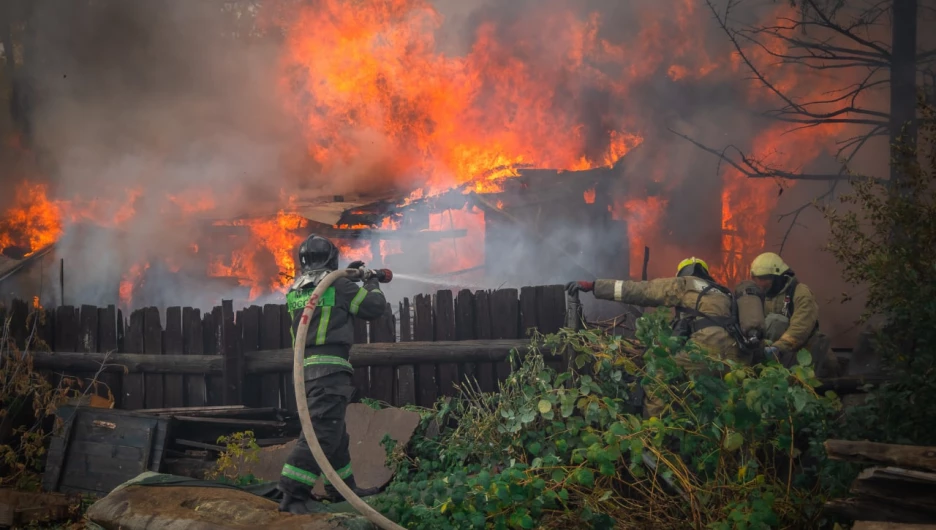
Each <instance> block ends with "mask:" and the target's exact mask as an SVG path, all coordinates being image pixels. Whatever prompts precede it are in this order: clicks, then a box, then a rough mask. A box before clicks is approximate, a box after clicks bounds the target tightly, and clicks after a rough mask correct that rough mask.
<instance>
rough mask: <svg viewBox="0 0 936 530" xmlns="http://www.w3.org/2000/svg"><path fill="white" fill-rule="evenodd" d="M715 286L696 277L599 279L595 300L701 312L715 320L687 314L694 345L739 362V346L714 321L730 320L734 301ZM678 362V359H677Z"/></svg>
mask: <svg viewBox="0 0 936 530" xmlns="http://www.w3.org/2000/svg"><path fill="white" fill-rule="evenodd" d="M713 286H714V284H712V283H710V282H708V281H706V280H703V279H702V278H697V277H695V276H680V277H676V278H660V279H656V280H649V281H645V282H633V281H625V280H598V281H596V282H595V290H594V294H595V298H601V299H603V300H614V301H617V302H623V303H625V304H631V305H637V306H645V307H659V306H665V307H673V308H676V309H677V311H680V310H686V309H688V310H692V311H693V313H694V312H695V311H698V312H699V313H702V314H704V315H706V316H707V317H711V318H712V320H709V319H704V318H700V317H698V316H695V315H694V314H687V315H686V316H685V318H687V319H688V320H689V321H690V324H691V335H690V336H689V338H690V339H692V341H693V342H695V343H696V344H698V345H699V346H700V347H702V348H704V349H705V350H707V351H708V352H709V353H711V354H714V355H716V356H719V357H721V358H727V359H732V360H735V361H739V360H740V352H739V349H738V344H737V342H735V340H734V339H733V338H732V337H731V335H730V334H729V333H728V331H726V330H725V328H724V327H722V326H720V325H717V324H716V322H715V321H721V320H722V319H725V318H730V317H731V298H730V297H729V296H728V295H727V294H725V293H723V292H722V291H720V290H719V289H715V288H713ZM677 360H678V359H677Z"/></svg>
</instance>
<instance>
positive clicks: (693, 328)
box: [566, 258, 741, 416]
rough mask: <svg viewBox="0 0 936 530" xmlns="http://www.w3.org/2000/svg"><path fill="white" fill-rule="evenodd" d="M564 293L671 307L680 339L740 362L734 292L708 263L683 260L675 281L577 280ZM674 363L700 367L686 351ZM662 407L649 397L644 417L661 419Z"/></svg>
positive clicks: (661, 279) (639, 304)
mask: <svg viewBox="0 0 936 530" xmlns="http://www.w3.org/2000/svg"><path fill="white" fill-rule="evenodd" d="M566 290H567V291H568V292H569V294H574V293H577V292H579V291H584V292H594V295H595V298H599V299H602V300H614V301H617V302H622V303H625V304H630V305H636V306H643V307H661V306H662V307H673V308H675V309H676V319H675V320H674V322H673V329H674V331H675V332H676V334H677V335H681V336H687V337H689V338H690V339H692V341H693V342H695V343H696V344H698V345H699V346H700V347H702V348H703V349H704V350H706V351H707V352H708V353H709V354H711V355H714V356H716V357H720V358H722V359H731V360H734V361H740V360H741V359H740V357H741V355H740V350H739V348H738V343H737V342H736V341H735V339H734V338H733V337H732V336H731V335H730V334H729V333H728V331H727V330H726V329H725V326H727V325H729V324H730V323H731V321H732V320H733V319H732V314H731V307H732V298H731V293H730V291H729V290H728V289H726V288H724V287H722V286H720V285H718V284H717V283H716V282H715V280H714V279H712V277H711V276H710V275H709V269H708V265H707V264H706V263H705V262H704V261H702V260H701V259H698V258H688V259H685V260H683V261H682V262H681V263H680V264H679V266H678V267H677V269H676V277H675V278H659V279H655V280H650V281H643V282H636V281H625V280H597V281H595V282H588V281H579V282H571V283H569V284H567V285H566ZM676 362H677V363H678V364H680V365H681V366H683V367H686V368H688V369H691V370H697V369H698V367H696V366H694V365H693V363H691V362H690V361H689V359H688V355H687V354H684V353H682V354H680V355H678V356H677V357H676ZM648 398H649V396H648ZM662 409H663V407H662V404H661V403H659V401H658V400H654V399H647V400H646V401H645V403H644V414H645V415H648V416H659V414H660V412H662Z"/></svg>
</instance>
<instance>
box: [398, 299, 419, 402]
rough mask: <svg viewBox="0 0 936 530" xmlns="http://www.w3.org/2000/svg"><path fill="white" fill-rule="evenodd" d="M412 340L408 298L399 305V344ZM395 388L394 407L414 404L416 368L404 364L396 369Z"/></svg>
mask: <svg viewBox="0 0 936 530" xmlns="http://www.w3.org/2000/svg"><path fill="white" fill-rule="evenodd" d="M412 340H413V328H412V326H411V319H410V303H409V298H404V299H403V302H402V303H400V342H410V341H412ZM396 373H397V386H396V392H395V397H396V402H395V403H394V405H396V406H398V407H402V406H403V405H415V404H416V368H415V367H414V366H413V365H412V364H406V365H401V366H397V367H396Z"/></svg>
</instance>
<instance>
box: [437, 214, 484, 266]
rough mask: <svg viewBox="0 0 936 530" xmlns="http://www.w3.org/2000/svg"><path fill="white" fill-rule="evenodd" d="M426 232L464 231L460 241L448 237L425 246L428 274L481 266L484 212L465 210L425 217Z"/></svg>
mask: <svg viewBox="0 0 936 530" xmlns="http://www.w3.org/2000/svg"><path fill="white" fill-rule="evenodd" d="M429 229H430V230H435V231H451V230H462V229H463V230H465V231H466V234H465V235H464V236H462V237H452V238H446V239H442V240H440V241H434V242H432V243H430V244H429V259H430V268H429V270H430V272H431V273H432V274H445V273H449V272H456V271H460V270H465V269H471V268H474V267H478V266H481V265H483V264H484V211H483V210H481V209H479V208H475V207H469V206H465V207H464V208H462V209H460V210H455V209H452V210H445V211H443V212H440V213H432V214H430V215H429Z"/></svg>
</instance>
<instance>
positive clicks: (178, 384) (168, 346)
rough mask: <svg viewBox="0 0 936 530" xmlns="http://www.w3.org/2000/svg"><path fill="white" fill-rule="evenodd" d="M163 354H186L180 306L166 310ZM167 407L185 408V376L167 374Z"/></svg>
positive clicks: (165, 400) (165, 401)
mask: <svg viewBox="0 0 936 530" xmlns="http://www.w3.org/2000/svg"><path fill="white" fill-rule="evenodd" d="M163 339H164V344H163V352H164V353H165V354H166V355H182V354H183V353H184V349H185V348H184V342H185V339H184V338H183V336H182V308H181V307H178V306H174V307H167V308H166V332H165V333H164V334H163ZM164 383H165V399H164V403H165V406H166V407H184V406H185V405H186V398H185V376H184V375H182V374H166V377H165V381H164Z"/></svg>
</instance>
